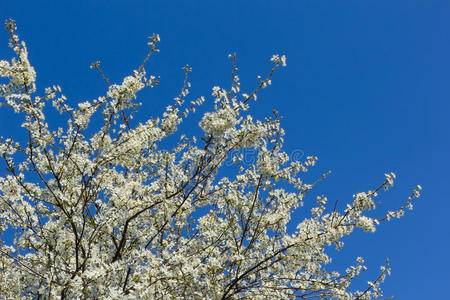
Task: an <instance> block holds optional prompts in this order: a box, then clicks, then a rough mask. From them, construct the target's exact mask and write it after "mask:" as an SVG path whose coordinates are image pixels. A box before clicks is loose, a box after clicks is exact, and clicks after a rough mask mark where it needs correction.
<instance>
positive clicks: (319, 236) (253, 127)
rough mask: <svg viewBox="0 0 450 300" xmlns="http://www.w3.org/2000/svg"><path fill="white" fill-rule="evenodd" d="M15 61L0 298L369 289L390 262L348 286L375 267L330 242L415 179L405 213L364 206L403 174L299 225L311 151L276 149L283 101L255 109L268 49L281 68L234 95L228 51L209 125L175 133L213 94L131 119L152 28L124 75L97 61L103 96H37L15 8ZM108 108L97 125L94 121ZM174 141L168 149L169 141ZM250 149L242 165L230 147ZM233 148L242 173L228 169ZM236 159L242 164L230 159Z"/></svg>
mask: <svg viewBox="0 0 450 300" xmlns="http://www.w3.org/2000/svg"><path fill="white" fill-rule="evenodd" d="M6 28H7V30H8V32H9V34H10V47H11V48H12V49H13V50H14V52H15V54H16V57H15V58H13V59H12V60H11V61H5V60H2V61H0V76H1V77H3V78H5V80H4V82H3V83H2V84H1V85H0V93H1V94H0V96H1V97H2V99H3V101H2V105H3V108H2V109H8V108H11V109H12V110H13V111H14V112H15V113H19V114H21V115H23V116H24V117H25V118H24V121H23V123H22V127H23V128H25V130H26V133H27V141H22V142H20V143H19V142H15V141H14V140H13V139H12V138H2V139H1V141H0V154H1V156H2V158H3V161H4V163H3V164H4V166H5V167H6V174H4V176H2V177H0V232H4V231H6V230H8V229H9V230H12V232H14V236H15V237H14V240H13V241H12V242H10V243H6V242H5V241H4V240H0V259H1V261H0V271H1V272H0V298H2V299H3V298H9V297H12V298H18V297H19V298H20V297H21V298H36V299H53V298H61V299H67V298H86V299H119V298H127V299H128V298H129V299H135V298H143V299H153V298H161V299H166V298H167V299H172V298H173V299H175V298H177V299H178V298H189V299H197V298H198V299H200V298H201V299H204V298H207V299H237V298H250V299H291V298H300V299H310V298H314V299H323V298H330V299H371V298H374V297H375V298H376V297H379V296H381V295H382V292H381V290H380V288H379V285H380V283H381V282H382V281H383V280H384V278H385V275H386V274H389V272H390V270H389V266H383V267H382V268H381V272H380V274H379V276H378V277H377V278H376V279H375V280H374V281H373V282H369V285H368V287H367V288H366V289H364V290H362V291H352V290H350V289H349V285H350V283H351V282H352V280H353V279H354V278H355V277H357V276H358V275H359V274H360V273H361V272H363V271H364V270H365V267H364V265H363V263H364V261H363V259H362V258H358V259H357V262H355V264H354V265H351V266H349V267H348V268H347V269H346V270H345V272H343V273H338V272H334V271H333V272H330V271H328V270H326V269H325V265H326V264H327V263H329V262H330V258H329V256H328V255H327V254H326V249H327V247H328V246H330V245H332V244H334V245H335V246H336V247H337V249H340V248H341V247H342V246H343V243H342V241H341V239H342V237H343V236H345V235H348V234H350V233H351V232H352V231H353V230H354V229H355V228H357V227H359V228H362V229H364V230H365V231H372V232H373V231H375V228H376V226H377V225H378V224H379V223H380V222H382V221H387V220H389V219H390V218H391V217H400V216H402V215H403V213H404V209H405V208H411V207H412V206H411V203H410V202H411V200H412V198H414V197H418V196H419V190H420V186H418V187H417V188H416V189H414V191H413V193H412V195H411V196H410V197H409V198H408V200H407V201H406V203H405V204H404V205H403V206H402V207H401V208H400V209H398V210H396V211H393V212H387V213H386V214H383V215H382V216H381V217H380V218H378V219H376V218H370V217H368V216H366V215H365V212H366V211H367V210H370V209H373V208H375V207H376V203H375V202H374V200H373V198H374V197H376V196H377V194H378V192H380V191H382V190H387V189H388V188H389V187H391V186H392V185H393V180H394V178H395V175H393V174H388V175H386V178H385V180H384V181H383V182H382V183H381V184H380V185H379V186H378V187H376V188H375V189H374V190H372V191H368V192H363V193H357V194H356V195H355V196H354V199H353V201H352V202H350V203H349V204H348V205H347V206H346V208H345V210H343V211H341V212H340V211H338V210H337V209H336V205H334V209H332V208H333V206H331V207H329V209H327V208H326V203H327V198H326V197H324V196H321V197H318V198H317V204H316V205H315V207H314V208H313V209H312V210H311V215H310V217H308V218H306V219H304V220H303V221H301V222H300V223H298V225H297V227H296V229H295V230H293V232H289V231H288V229H287V224H288V222H289V221H290V217H291V214H292V212H293V211H294V210H295V209H296V208H298V207H299V206H302V204H303V202H302V201H303V198H304V196H305V194H306V193H307V192H308V191H309V190H311V189H312V188H313V187H314V185H315V184H316V183H317V182H319V181H321V180H322V179H324V178H325V177H326V175H327V174H325V175H324V176H323V177H322V178H320V179H319V180H317V181H316V182H315V183H312V184H308V183H304V182H303V181H302V179H301V174H302V173H303V172H306V171H307V169H308V168H309V167H310V166H313V165H314V163H315V161H316V159H317V158H316V157H307V158H306V160H305V161H303V162H300V161H293V160H292V159H291V158H290V157H289V156H288V155H287V153H286V152H284V151H283V150H282V144H283V134H284V132H283V129H282V128H281V127H280V118H279V117H278V115H277V114H276V113H274V116H273V117H271V118H266V119H265V120H264V121H257V120H253V118H252V117H251V116H250V115H248V113H246V112H247V110H248V108H249V104H250V102H251V100H253V99H254V100H256V98H257V94H258V91H259V90H260V89H263V88H265V87H267V86H268V85H270V84H271V78H272V75H273V74H274V72H275V71H276V70H277V69H278V68H279V67H280V66H285V65H286V58H285V57H284V56H279V55H274V56H273V57H272V59H271V61H272V63H273V68H272V69H271V70H270V72H269V74H268V75H267V77H266V78H262V77H258V79H259V85H258V86H257V87H256V88H255V89H254V90H253V91H252V92H250V93H248V94H245V93H241V92H240V83H239V77H238V75H237V74H236V72H237V67H236V57H235V56H234V55H230V58H231V59H232V60H233V70H232V82H231V87H229V88H228V89H224V88H219V87H214V88H213V92H212V97H213V99H214V103H215V105H214V109H213V110H212V111H211V112H207V113H205V114H204V115H203V116H201V119H200V121H199V126H200V128H201V130H202V137H201V138H199V139H198V140H197V139H196V138H195V137H194V136H188V135H177V133H178V130H177V128H178V127H179V124H180V123H181V122H182V121H183V120H184V119H186V118H187V117H188V116H189V115H191V114H193V113H194V112H195V110H196V107H198V106H199V105H201V104H202V103H203V102H204V100H205V99H204V98H203V97H201V98H199V99H197V100H194V101H191V102H190V103H188V104H187V105H186V102H185V99H186V97H187V95H188V89H189V87H190V83H189V82H188V73H189V72H190V71H191V69H190V68H189V67H188V66H186V67H185V68H184V71H185V75H186V77H185V81H184V84H183V87H182V89H181V92H180V94H179V96H177V97H176V98H175V99H174V103H173V104H171V105H169V106H167V108H166V110H165V112H164V113H163V114H162V116H161V117H160V118H152V119H149V120H147V121H146V122H145V123H139V124H134V123H133V122H132V120H131V119H132V117H133V114H134V113H135V112H136V110H137V108H138V107H139V106H140V103H137V102H136V101H135V99H136V96H137V93H138V92H139V91H140V90H142V89H143V88H145V87H154V86H156V85H157V84H158V80H159V79H158V78H157V77H155V76H153V75H148V74H147V73H146V71H145V68H144V67H145V64H146V62H147V61H148V60H149V59H150V57H151V56H152V55H153V54H154V53H156V52H157V51H158V49H157V43H158V42H159V36H158V35H153V36H152V37H150V42H149V46H150V50H149V54H148V56H147V57H146V58H145V59H144V61H143V63H142V65H141V66H139V67H138V68H137V69H136V70H135V71H134V72H133V73H132V75H130V76H127V77H125V78H124V79H123V81H122V83H120V84H110V83H109V81H108V80H107V79H106V77H105V76H104V74H103V73H102V71H101V69H100V66H99V63H98V62H97V63H94V64H92V66H91V67H92V68H93V69H95V70H97V71H98V72H99V74H100V75H101V76H102V77H103V79H104V81H105V82H106V84H107V86H108V90H107V92H106V95H105V96H101V97H98V98H97V99H94V100H92V101H86V102H83V103H79V104H78V107H71V106H69V104H68V103H67V102H66V98H65V97H64V95H62V94H61V88H60V87H59V86H53V87H49V88H46V89H45V93H44V94H43V95H42V96H37V95H36V85H35V79H36V73H35V70H34V69H33V67H32V66H31V64H30V62H29V60H28V56H27V48H26V45H25V43H24V42H22V41H20V40H19V38H18V36H17V35H16V34H15V30H16V26H15V23H14V22H13V21H11V20H9V21H8V22H7V23H6ZM49 102H51V103H52V104H53V106H54V107H55V109H56V110H57V111H58V112H59V113H61V114H62V115H63V116H65V117H66V120H67V122H66V123H65V124H62V125H61V127H58V128H57V129H56V130H54V131H52V130H51V129H49V125H48V123H47V121H46V115H45V113H44V107H45V106H46V104H47V103H49ZM94 116H97V117H96V118H101V120H102V125H101V128H100V129H99V130H93V129H92V128H91V127H92V126H91V127H90V121H91V120H92V119H93V118H95V117H94ZM169 136H175V137H176V140H177V142H176V145H174V146H173V148H170V147H168V146H167V144H168V143H167V142H166V143H164V142H163V141H165V140H166V139H167V137H169ZM242 149H254V150H255V151H256V153H257V154H256V160H255V162H254V163H252V164H250V165H245V164H244V162H243V156H242V155H233V153H236V150H242ZM230 156H232V158H230V159H232V166H231V169H232V170H235V172H234V173H232V172H231V171H227V173H226V174H228V173H232V174H233V175H232V176H229V177H225V176H224V174H223V172H222V171H221V170H223V168H221V167H223V165H224V162H225V160H227V159H229V157H230ZM233 167H234V168H233Z"/></svg>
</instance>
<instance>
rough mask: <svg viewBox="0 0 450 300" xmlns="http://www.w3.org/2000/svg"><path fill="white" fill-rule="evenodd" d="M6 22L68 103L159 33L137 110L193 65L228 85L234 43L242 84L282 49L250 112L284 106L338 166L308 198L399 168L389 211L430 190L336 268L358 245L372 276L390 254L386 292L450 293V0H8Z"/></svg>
mask: <svg viewBox="0 0 450 300" xmlns="http://www.w3.org/2000/svg"><path fill="white" fill-rule="evenodd" d="M7 18H13V19H15V20H16V21H17V24H18V26H19V31H18V32H19V35H20V36H21V38H22V39H24V40H25V41H26V42H27V44H28V47H29V51H30V59H31V62H32V63H33V65H34V66H35V68H36V70H37V74H38V87H39V88H40V90H41V91H42V90H43V88H44V87H46V86H49V85H52V84H60V85H61V86H62V88H63V91H64V93H65V94H66V95H67V96H68V98H69V100H70V101H71V102H72V103H76V102H78V101H84V100H87V99H92V98H94V97H97V96H98V95H100V94H102V93H103V92H104V91H105V87H104V84H103V83H102V81H101V79H100V78H99V77H98V75H97V74H96V73H95V72H93V71H92V70H90V69H89V65H90V63H92V62H94V61H97V60H100V61H101V62H102V68H103V70H104V72H105V73H106V75H107V77H109V78H110V80H111V81H113V82H117V81H119V80H120V79H121V78H122V77H123V76H125V75H128V74H129V73H130V72H131V70H132V69H133V68H135V67H136V66H137V65H139V64H140V62H141V61H142V59H143V57H144V56H145V54H146V51H147V46H146V42H147V40H146V38H147V36H149V35H151V34H152V33H154V32H155V33H159V34H160V35H161V39H162V41H161V44H160V49H161V52H160V53H159V54H158V55H157V56H156V57H154V58H153V59H152V61H151V64H150V72H151V73H152V74H157V75H160V76H161V85H160V87H159V88H157V89H155V90H152V91H146V92H144V93H142V98H141V99H142V101H143V102H144V107H143V109H142V112H141V113H140V116H141V117H142V118H144V117H145V116H146V115H148V116H155V115H157V114H159V113H160V112H161V110H162V108H163V107H165V106H166V105H167V104H169V103H170V101H171V99H172V98H173V97H174V96H176V95H177V93H178V91H179V88H180V87H181V83H182V80H183V73H182V71H181V70H180V68H181V67H182V66H183V65H185V64H189V65H190V66H192V68H193V73H192V76H191V82H192V84H193V88H192V89H191V92H192V97H197V96H200V95H209V94H210V90H211V87H212V86H213V85H223V86H228V85H229V77H230V72H231V66H230V62H229V60H228V59H227V54H228V53H232V52H236V53H237V57H238V63H239V75H240V77H241V79H242V86H243V89H244V90H247V91H248V90H250V89H251V88H252V87H254V86H255V85H256V84H257V81H256V76H257V75H259V74H261V75H262V74H265V72H266V71H268V70H269V68H270V66H271V65H270V63H269V62H268V59H269V58H270V56H271V55H272V54H274V53H280V54H286V55H287V58H288V67H287V68H284V69H282V70H280V72H278V73H277V74H275V76H274V79H273V85H272V86H271V87H270V88H269V89H266V90H264V91H263V93H261V94H260V98H259V100H258V102H257V103H255V104H254V105H253V108H252V113H253V114H254V115H256V116H257V117H259V118H262V117H264V116H266V115H269V114H271V111H272V109H276V110H278V111H279V113H280V115H282V116H283V117H284V118H283V121H282V125H283V126H284V128H285V130H286V133H287V135H286V149H287V151H288V152H289V151H291V152H292V151H295V150H301V151H303V153H305V154H306V155H317V156H318V157H319V163H318V165H317V167H315V168H314V169H313V170H312V171H311V173H309V174H308V178H309V179H311V180H312V179H313V178H315V177H318V176H320V175H321V174H322V173H324V172H326V171H328V170H332V171H333V174H332V175H331V176H330V177H329V178H328V179H327V180H326V181H325V182H323V183H321V184H320V186H318V188H317V189H316V190H315V191H314V192H313V193H311V195H310V199H309V200H311V201H312V199H313V196H314V195H317V194H322V193H323V194H325V195H326V196H328V198H329V199H330V202H334V201H335V200H337V199H338V200H339V201H340V203H345V202H346V201H351V197H352V195H353V194H354V193H356V192H358V191H366V190H368V189H373V188H374V187H376V186H377V185H378V184H379V183H380V182H381V181H382V180H383V179H384V175H383V174H384V173H386V172H395V173H396V174H397V176H398V180H397V181H396V186H395V187H394V189H393V190H391V191H389V192H387V193H384V194H382V197H381V198H380V200H382V202H383V204H382V205H381V209H391V210H393V209H395V208H397V207H399V206H400V205H401V204H402V203H403V201H404V200H405V199H406V198H407V197H408V195H409V194H410V192H411V190H412V189H413V188H414V187H415V186H416V185H417V184H421V185H422V187H423V196H422V197H421V198H420V199H419V200H417V201H416V202H415V203H414V204H415V209H414V210H413V211H412V212H409V213H408V214H407V215H406V216H405V217H404V218H402V219H400V220H393V221H391V222H390V223H385V224H382V225H381V226H380V227H379V228H378V231H377V232H376V233H375V234H363V233H361V232H356V233H355V235H353V236H352V237H350V238H348V239H346V240H345V242H346V247H345V248H344V250H343V251H342V252H340V253H338V256H337V257H336V266H337V267H339V266H341V265H343V264H344V263H346V262H348V263H351V262H353V261H354V259H355V258H356V256H358V255H362V256H364V257H365V258H366V261H367V263H368V266H369V268H370V270H369V271H368V277H365V278H366V280H370V279H373V278H374V277H375V276H376V274H377V271H378V270H377V268H378V266H379V265H381V264H383V263H384V260H385V258H386V257H389V258H390V261H391V266H392V269H393V272H392V276H390V277H389V278H388V279H387V281H386V283H385V284H384V289H385V292H386V295H387V296H390V295H394V296H395V298H396V299H443V297H444V295H445V296H448V293H447V290H448V287H447V285H448V283H450V275H449V271H448V270H449V269H450V258H449V255H448V254H449V253H450V218H449V211H450V199H449V196H448V190H447V187H448V186H449V175H448V172H449V171H448V170H449V169H450V159H449V157H448V155H449V153H450V151H449V150H450V142H449V128H450V127H449V125H450V121H449V120H450V118H449V117H448V116H449V113H450V104H449V103H450V101H449V100H450V30H449V28H450V1H444V0H443V1H437V0H436V1H435V0H428V1H423V0H420V1H415V0H408V1H406V0H404V1H385V0H378V1H372V0H367V1H360V0H354V1H312V0H311V1H303V0H298V1H234V0H228V1H175V0H173V1H132V0H129V1H126V2H125V1H106V0H104V1H97V0H95V1H70V2H69V1H37V0H35V1H0V19H1V21H2V22H4V21H5V20H6V19H7ZM7 39H8V37H7V33H6V31H1V32H0V45H2V46H0V57H1V58H2V59H9V58H10V57H11V56H12V51H11V50H10V49H9V48H8V47H7V42H8V40H7ZM194 118H195V117H194ZM17 120H18V119H17V117H16V116H11V112H10V111H8V110H5V109H2V110H0V135H2V136H6V135H15V134H17V135H20V134H21V131H20V130H16V129H15V127H14V126H12V125H13V124H14V122H18V121H17ZM17 124H18V123H17ZM192 124H195V123H192ZM17 127H18V126H17ZM306 201H308V199H306ZM380 214H381V212H380ZM294 217H297V218H300V217H301V215H300V214H296V215H295V216H294Z"/></svg>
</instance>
